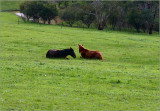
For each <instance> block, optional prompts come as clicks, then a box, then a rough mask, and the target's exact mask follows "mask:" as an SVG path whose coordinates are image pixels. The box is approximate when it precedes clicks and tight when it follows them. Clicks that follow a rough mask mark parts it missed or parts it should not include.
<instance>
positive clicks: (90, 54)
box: [78, 44, 105, 60]
mask: <svg viewBox="0 0 160 111" xmlns="http://www.w3.org/2000/svg"><path fill="white" fill-rule="evenodd" d="M78 46H79V53H80V54H81V57H83V58H87V59H101V60H105V59H103V57H102V54H101V52H99V51H93V50H88V49H86V48H85V47H84V46H83V45H80V44H78Z"/></svg>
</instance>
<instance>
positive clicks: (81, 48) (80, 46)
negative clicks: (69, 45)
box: [78, 44, 85, 52]
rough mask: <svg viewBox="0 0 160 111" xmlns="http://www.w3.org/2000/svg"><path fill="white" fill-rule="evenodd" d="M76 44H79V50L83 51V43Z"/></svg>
mask: <svg viewBox="0 0 160 111" xmlns="http://www.w3.org/2000/svg"><path fill="white" fill-rule="evenodd" d="M78 46H79V52H81V51H83V50H84V49H85V47H84V46H83V45H81V44H78Z"/></svg>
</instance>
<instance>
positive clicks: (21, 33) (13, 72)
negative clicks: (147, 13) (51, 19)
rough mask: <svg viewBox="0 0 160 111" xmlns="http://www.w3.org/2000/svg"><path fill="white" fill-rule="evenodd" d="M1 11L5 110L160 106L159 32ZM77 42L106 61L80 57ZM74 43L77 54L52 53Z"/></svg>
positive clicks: (2, 100) (142, 108)
mask: <svg viewBox="0 0 160 111" xmlns="http://www.w3.org/2000/svg"><path fill="white" fill-rule="evenodd" d="M17 20H18V18H17V17H16V16H15V15H14V14H11V13H1V55H0V58H1V110H159V74H158V72H159V67H158V55H159V37H158V34H153V35H148V34H137V33H127V32H116V31H108V32H105V31H97V30H94V29H93V30H89V29H84V30H83V29H80V28H69V27H63V28H62V29H61V27H60V26H54V25H39V24H33V23H23V22H22V21H21V22H20V24H18V23H17ZM78 44H83V45H84V46H85V47H86V48H88V49H91V50H99V51H101V52H102V54H103V56H104V58H106V60H105V61H100V60H87V59H81V58H80V54H79V53H78ZM69 47H72V48H73V49H74V50H75V53H76V55H77V58H76V59H74V58H72V57H70V56H69V58H70V60H65V59H47V58H45V54H46V52H47V51H48V50H49V49H65V48H69Z"/></svg>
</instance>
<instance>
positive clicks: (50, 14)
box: [40, 3, 58, 24]
mask: <svg viewBox="0 0 160 111" xmlns="http://www.w3.org/2000/svg"><path fill="white" fill-rule="evenodd" d="M57 15H58V12H57V9H56V6H55V5H54V4H53V3H47V4H43V8H42V9H41V11H40V17H41V18H42V20H43V21H44V24H45V22H46V21H48V24H50V23H51V20H52V19H54V18H55V17H56V16H57Z"/></svg>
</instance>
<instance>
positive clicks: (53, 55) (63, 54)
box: [46, 48, 76, 59]
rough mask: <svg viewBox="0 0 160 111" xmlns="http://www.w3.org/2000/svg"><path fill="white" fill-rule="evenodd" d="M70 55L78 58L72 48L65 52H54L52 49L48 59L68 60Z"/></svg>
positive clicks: (47, 56) (47, 55) (48, 53)
mask: <svg viewBox="0 0 160 111" xmlns="http://www.w3.org/2000/svg"><path fill="white" fill-rule="evenodd" d="M68 55H71V56H72V57H73V58H76V54H75V52H74V50H73V49H72V48H70V49H64V50H54V49H50V50H49V51H48V52H47V54H46V58H66V59H68V58H67V56H68Z"/></svg>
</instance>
